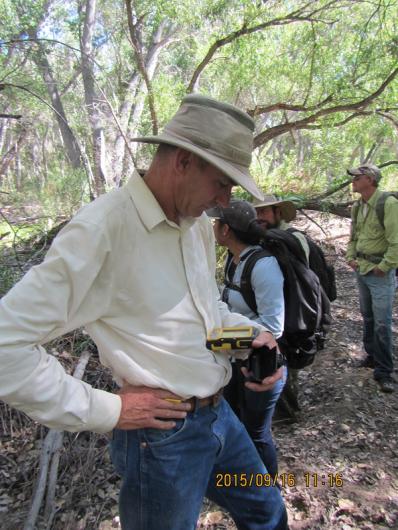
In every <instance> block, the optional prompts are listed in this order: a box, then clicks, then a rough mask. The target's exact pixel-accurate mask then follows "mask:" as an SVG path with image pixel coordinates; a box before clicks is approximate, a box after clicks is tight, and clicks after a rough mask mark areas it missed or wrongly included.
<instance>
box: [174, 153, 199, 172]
mask: <svg viewBox="0 0 398 530" xmlns="http://www.w3.org/2000/svg"><path fill="white" fill-rule="evenodd" d="M194 156H195V155H194V154H193V153H191V152H190V151H187V150H186V149H182V148H181V147H179V148H177V150H176V152H175V157H174V168H175V170H176V172H177V173H178V174H180V175H183V174H185V173H187V171H188V170H189V169H190V168H191V166H192V163H193V158H194Z"/></svg>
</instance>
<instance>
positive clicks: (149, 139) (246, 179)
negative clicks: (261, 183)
mask: <svg viewBox="0 0 398 530" xmlns="http://www.w3.org/2000/svg"><path fill="white" fill-rule="evenodd" d="M131 141H132V142H143V143H147V144H169V145H174V146H176V147H181V148H183V149H186V150H187V151H190V152H191V153H194V154H195V155H198V156H200V157H201V158H203V159H204V160H206V161H207V162H209V163H210V164H212V165H213V166H215V167H216V168H217V169H219V170H220V171H222V172H223V173H224V174H225V175H226V176H227V177H229V178H230V179H231V180H233V181H234V182H235V184H238V185H239V186H242V188H243V189H245V190H246V191H247V192H249V193H250V195H252V196H253V197H255V198H256V199H259V200H262V199H263V198H264V195H263V193H262V192H261V191H260V190H259V188H258V187H257V186H256V183H255V182H254V180H253V178H252V177H251V175H250V173H249V170H248V168H246V167H244V166H241V165H240V164H232V163H231V162H229V161H228V160H225V159H223V158H221V157H219V156H216V155H213V154H212V153H210V152H209V151H208V150H206V148H204V147H200V146H197V145H195V144H193V143H192V142H190V141H189V140H186V139H184V138H180V137H178V136H174V135H171V134H170V133H168V134H159V135H158V136H139V137H137V138H132V139H131Z"/></svg>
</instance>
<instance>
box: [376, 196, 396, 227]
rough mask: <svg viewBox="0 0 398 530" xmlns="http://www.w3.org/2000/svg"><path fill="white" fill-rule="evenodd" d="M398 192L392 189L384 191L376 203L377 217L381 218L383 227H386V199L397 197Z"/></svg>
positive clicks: (380, 221)
mask: <svg viewBox="0 0 398 530" xmlns="http://www.w3.org/2000/svg"><path fill="white" fill-rule="evenodd" d="M397 195H398V193H396V192H391V191H383V193H382V194H381V195H380V197H379V198H378V200H377V203H376V208H375V209H376V215H377V219H378V220H379V223H380V225H381V226H382V228H384V210H385V205H386V200H387V199H388V197H395V198H397Z"/></svg>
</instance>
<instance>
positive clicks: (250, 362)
mask: <svg viewBox="0 0 398 530" xmlns="http://www.w3.org/2000/svg"><path fill="white" fill-rule="evenodd" d="M284 364H285V362H284V357H283V355H282V354H281V353H280V352H279V351H278V349H277V348H276V347H275V348H272V349H270V348H268V347H267V346H262V347H261V348H255V349H253V351H252V353H251V354H250V356H249V358H248V359H247V365H246V367H247V369H248V370H249V372H251V380H252V381H256V382H260V381H262V380H263V379H264V378H265V377H269V376H270V375H273V374H274V373H275V372H276V371H277V369H278V368H280V367H281V366H283V365H284Z"/></svg>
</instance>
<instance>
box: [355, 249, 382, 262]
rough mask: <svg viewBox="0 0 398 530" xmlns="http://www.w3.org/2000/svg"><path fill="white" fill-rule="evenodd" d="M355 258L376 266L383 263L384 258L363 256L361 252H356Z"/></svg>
mask: <svg viewBox="0 0 398 530" xmlns="http://www.w3.org/2000/svg"><path fill="white" fill-rule="evenodd" d="M357 258H362V259H366V261H370V262H371V263H375V264H376V265H377V264H378V263H380V262H381V261H383V258H384V256H381V255H380V254H379V255H377V254H364V253H363V252H357Z"/></svg>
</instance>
